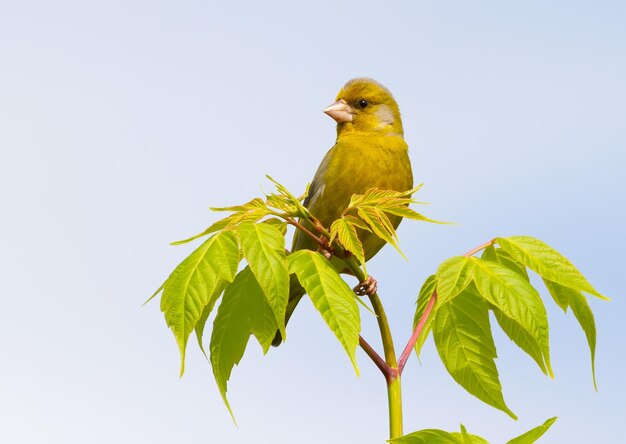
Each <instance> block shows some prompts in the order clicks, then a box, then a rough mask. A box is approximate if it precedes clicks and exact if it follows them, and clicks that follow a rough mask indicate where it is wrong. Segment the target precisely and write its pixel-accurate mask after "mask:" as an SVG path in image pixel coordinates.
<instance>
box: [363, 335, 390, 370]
mask: <svg viewBox="0 0 626 444" xmlns="http://www.w3.org/2000/svg"><path fill="white" fill-rule="evenodd" d="M359 345H360V346H361V348H362V349H363V351H364V352H365V353H366V354H367V356H369V357H370V358H371V359H372V361H374V364H376V367H378V369H379V370H380V371H381V372H382V373H383V375H384V376H385V378H387V377H389V366H388V365H387V363H386V362H385V360H384V359H383V358H381V357H380V355H379V354H378V353H376V350H374V349H373V348H372V346H371V345H369V344H368V343H367V341H366V340H365V339H363V336H359Z"/></svg>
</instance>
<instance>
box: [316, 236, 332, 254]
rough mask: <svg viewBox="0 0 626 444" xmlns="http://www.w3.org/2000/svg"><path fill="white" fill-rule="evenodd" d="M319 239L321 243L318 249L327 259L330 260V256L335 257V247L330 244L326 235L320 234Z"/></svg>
mask: <svg viewBox="0 0 626 444" xmlns="http://www.w3.org/2000/svg"><path fill="white" fill-rule="evenodd" d="M319 239H320V245H319V247H318V248H317V251H319V252H320V253H322V254H323V255H324V257H325V258H326V259H328V260H330V258H331V257H333V255H334V254H335V250H334V249H333V247H331V246H330V244H329V243H328V239H326V238H325V237H324V236H320V237H319Z"/></svg>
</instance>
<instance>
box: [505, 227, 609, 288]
mask: <svg viewBox="0 0 626 444" xmlns="http://www.w3.org/2000/svg"><path fill="white" fill-rule="evenodd" d="M496 241H497V242H498V244H500V246H501V247H502V248H503V249H504V250H506V251H507V252H508V253H510V254H511V255H512V256H513V257H514V258H515V259H516V260H518V261H519V262H521V263H523V264H524V265H526V266H527V267H528V268H530V269H531V270H533V271H534V272H535V273H537V274H539V275H540V276H541V277H543V278H544V279H548V280H550V281H552V282H555V283H557V284H560V285H563V286H565V287H570V288H574V289H576V290H580V291H582V292H585V293H588V294H591V295H594V296H596V297H598V298H600V299H604V300H609V298H607V297H606V296H604V295H602V294H600V293H599V292H598V291H597V290H596V289H595V288H593V286H592V285H591V284H590V283H589V282H588V281H587V279H585V277H584V276H583V275H582V274H581V273H580V271H578V269H577V268H576V267H575V266H574V265H573V264H572V263H571V262H570V261H569V260H568V259H567V258H566V257H565V256H563V255H562V254H561V253H559V252H558V251H556V250H555V249H554V248H552V247H551V246H549V245H548V244H546V243H545V242H543V241H540V240H539V239H535V238H533V237H530V236H512V237H505V238H503V237H499V238H497V239H496Z"/></svg>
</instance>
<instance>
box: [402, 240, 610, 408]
mask: <svg viewBox="0 0 626 444" xmlns="http://www.w3.org/2000/svg"><path fill="white" fill-rule="evenodd" d="M477 252H478V251H476V252H471V254H467V255H465V256H456V257H452V258H450V259H448V260H446V261H444V262H443V263H442V264H441V265H440V266H439V268H438V269H437V272H436V273H435V274H433V275H431V276H429V277H428V279H426V281H425V282H424V284H423V286H422V289H421V291H420V294H419V296H418V300H417V309H416V313H415V321H414V322H415V324H417V323H418V321H419V319H421V317H422V316H423V314H424V312H425V310H426V306H427V305H428V302H429V301H430V300H431V298H435V306H434V308H433V311H432V313H431V316H430V317H429V318H428V319H427V320H426V322H425V324H424V328H423V330H422V331H421V332H420V335H419V336H418V338H417V342H416V343H415V351H416V352H417V354H418V356H419V354H420V351H421V349H422V347H423V345H424V342H425V340H426V338H427V337H428V335H429V334H430V332H432V334H433V338H434V341H435V346H436V347H437V351H438V353H439V356H440V358H441V360H442V362H443V364H444V366H445V368H446V369H447V371H448V373H449V374H450V375H451V376H452V378H454V380H455V381H456V382H457V383H459V384H460V385H461V386H462V387H463V388H465V390H467V391H468V392H469V393H471V394H472V395H474V396H476V397H477V398H479V399H480V400H482V401H483V402H485V403H487V404H489V405H491V406H493V407H495V408H498V409H500V410H502V411H504V412H505V413H507V414H508V415H509V416H511V417H512V418H514V419H515V418H516V416H515V414H514V413H513V412H512V411H511V410H510V409H509V408H508V407H507V405H506V403H505V401H504V397H503V394H502V386H501V385H500V380H499V377H498V371H497V368H496V364H495V358H496V356H497V353H496V347H495V344H494V341H493V337H492V331H491V324H490V316H489V312H491V313H493V315H494V317H495V319H496V322H497V323H498V325H499V326H500V328H501V329H502V330H503V331H504V333H505V334H506V335H507V336H508V337H509V339H511V341H513V342H514V343H515V344H516V345H517V346H518V347H519V348H521V349H522V350H523V351H524V352H525V353H526V354H528V356H530V357H531V358H532V359H533V360H534V361H535V362H536V364H537V366H538V367H539V369H540V370H541V371H542V372H543V373H544V374H547V375H549V376H550V377H553V371H552V366H551V362H550V346H549V335H548V331H549V328H548V318H547V314H546V309H545V306H544V304H543V301H542V299H541V296H540V294H539V291H538V290H537V289H536V288H535V287H534V286H533V284H532V282H531V280H530V278H529V275H528V269H530V270H532V271H533V272H535V273H537V274H538V275H539V276H540V277H541V278H542V279H543V282H544V283H545V285H546V287H547V289H548V291H549V293H550V295H551V296H552V298H553V300H554V301H555V302H556V303H557V305H558V306H559V307H561V308H562V309H563V310H564V311H567V309H568V308H571V309H572V312H573V313H574V316H575V317H576V319H577V320H578V322H579V324H580V326H581V327H582V329H583V331H584V333H585V335H586V337H587V342H588V345H589V349H590V352H591V368H592V376H593V382H594V386H595V384H596V380H595V370H594V359H595V345H596V327H595V321H594V316H593V313H592V311H591V308H590V307H589V304H588V301H587V298H586V296H585V295H584V293H587V294H590V295H593V296H596V297H598V298H600V299H605V300H606V299H608V298H606V297H605V296H603V295H602V294H600V293H599V292H598V291H597V290H595V289H594V288H593V286H592V285H591V284H590V283H589V282H588V281H587V280H586V279H585V277H584V276H583V275H582V274H581V273H580V272H579V271H578V269H577V268H576V267H575V266H574V265H573V264H572V263H571V262H570V261H569V260H568V259H567V258H565V257H564V256H563V255H561V254H560V253H559V252H557V251H556V250H555V249H553V248H552V247H550V246H549V245H547V244H546V243H544V242H542V241H540V240H539V239H535V238H533V237H529V236H513V237H507V238H502V237H498V238H496V239H494V240H493V241H492V242H490V243H489V244H488V245H487V246H486V247H485V248H484V251H483V253H482V255H481V257H476V256H474V254H475V253H477Z"/></svg>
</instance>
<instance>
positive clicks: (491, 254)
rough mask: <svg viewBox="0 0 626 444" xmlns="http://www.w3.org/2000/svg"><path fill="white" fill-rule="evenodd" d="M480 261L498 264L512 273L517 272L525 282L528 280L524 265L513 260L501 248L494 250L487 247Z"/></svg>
mask: <svg viewBox="0 0 626 444" xmlns="http://www.w3.org/2000/svg"><path fill="white" fill-rule="evenodd" d="M481 259H485V260H488V261H492V262H498V263H499V264H502V265H504V266H505V267H507V268H510V269H511V270H513V271H517V272H518V273H519V274H520V275H522V276H523V277H524V279H526V280H527V281H529V280H530V279H529V278H528V272H527V271H526V267H525V266H524V264H522V263H521V262H518V261H516V260H515V259H513V257H512V256H511V255H510V254H509V253H507V252H506V251H505V250H503V249H502V248H496V247H494V246H493V245H490V246H488V247H487V248H485V250H484V252H483V255H482V256H481Z"/></svg>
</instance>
